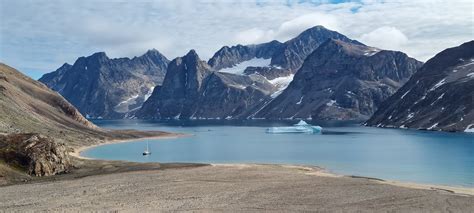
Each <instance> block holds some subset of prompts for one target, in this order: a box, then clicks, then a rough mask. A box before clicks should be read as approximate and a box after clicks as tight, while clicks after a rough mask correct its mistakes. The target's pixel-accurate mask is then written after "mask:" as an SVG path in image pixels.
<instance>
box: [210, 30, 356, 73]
mask: <svg viewBox="0 0 474 213" xmlns="http://www.w3.org/2000/svg"><path fill="white" fill-rule="evenodd" d="M328 39H338V40H341V41H345V42H349V43H354V44H359V45H363V44H361V43H360V42H358V41H355V40H351V39H349V38H347V37H346V36H344V35H342V34H340V33H338V32H336V31H332V30H328V29H326V28H324V27H323V26H315V27H312V28H309V29H307V30H305V31H304V32H302V33H301V34H299V35H298V36H297V37H295V38H293V39H291V40H289V41H286V42H285V43H280V42H278V41H271V42H268V43H263V44H258V45H246V46H243V45H236V46H232V47H228V46H224V47H222V48H221V49H220V50H219V51H217V52H216V53H215V54H214V56H213V57H212V58H211V59H209V62H208V63H209V65H210V66H211V67H212V68H214V69H215V70H222V69H224V70H226V69H225V68H232V67H234V68H233V69H232V70H233V72H234V73H236V72H237V73H243V72H244V70H245V73H259V74H261V75H262V76H264V77H266V78H268V79H269V80H271V79H274V78H277V77H285V76H290V75H292V74H294V73H295V72H296V71H297V70H298V68H299V67H300V66H301V64H302V63H303V61H304V59H305V58H306V57H307V56H308V55H309V54H310V53H311V52H313V51H314V50H316V49H317V48H318V47H319V45H321V44H322V43H324V42H325V41H326V40H328ZM258 59H260V60H258ZM261 59H268V60H261ZM255 62H257V63H255ZM246 69H250V70H249V71H246ZM224 72H228V71H224Z"/></svg>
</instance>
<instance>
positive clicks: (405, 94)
mask: <svg viewBox="0 0 474 213" xmlns="http://www.w3.org/2000/svg"><path fill="white" fill-rule="evenodd" d="M410 91H411V90H408V91H407V92H405V94H403V95H402V97H401V99H403V98H404V97H405V96H406V95H407V94H408V93H409V92H410Z"/></svg>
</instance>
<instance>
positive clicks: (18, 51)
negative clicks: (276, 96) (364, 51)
mask: <svg viewBox="0 0 474 213" xmlns="http://www.w3.org/2000/svg"><path fill="white" fill-rule="evenodd" d="M288 2H289V3H288ZM292 2H293V1H282V2H277V1H265V0H258V3H257V1H251V0H241V1H211V0H196V1H189V0H174V1H171V0H139V1H133V2H126V1H121V0H108V1H96V0H83V1H41V2H39V1H27V0H16V1H10V0H0V49H1V51H0V60H1V61H2V62H5V63H7V64H10V65H12V66H14V67H17V68H20V69H22V68H24V69H28V70H38V71H42V72H47V71H51V70H54V69H56V68H57V67H59V66H60V65H61V64H62V63H64V62H69V63H73V62H74V61H75V59H76V58H77V57H79V56H83V55H90V54H92V53H93V52H96V51H106V52H107V54H108V55H109V56H111V57H124V56H128V57H131V56H135V55H141V54H143V53H144V52H145V51H146V50H147V49H151V48H156V49H158V50H159V51H161V52H162V53H164V54H165V55H166V56H167V57H168V58H170V59H172V58H174V57H177V56H180V55H184V54H185V53H186V52H187V51H188V50H189V49H196V50H197V52H198V53H199V55H200V56H201V58H203V59H207V58H208V57H210V56H212V55H213V53H214V52H215V51H216V50H218V49H219V48H220V47H221V46H223V45H235V44H236V43H237V42H240V43H247V44H248V43H259V42H267V41H270V40H273V39H278V40H280V41H285V40H287V39H289V38H291V37H294V36H296V35H297V34H298V33H300V32H301V31H303V30H304V29H306V28H309V27H311V26H314V25H323V26H326V27H327V28H329V29H332V30H337V31H339V32H341V33H343V34H345V35H347V36H349V37H351V38H353V39H360V40H361V41H363V42H365V43H367V44H369V45H373V46H378V47H381V48H388V49H396V50H401V51H404V52H406V53H408V54H409V55H410V56H413V57H415V58H417V59H420V60H426V59H428V58H429V57H432V56H433V55H434V54H436V53H437V52H439V51H441V50H443V49H445V48H448V47H452V46H456V45H459V44H461V43H463V42H465V41H468V40H472V39H473V38H474V35H473V34H474V33H473V32H474V26H473V24H472V20H473V18H474V17H473V14H472V9H473V8H472V7H473V5H472V3H471V2H470V1H469V0H454V1H449V2H446V1H441V0H430V1H428V0H420V1H408V0H406V1H405V0H385V1H357V2H346V3H339V4H330V3H325V1H323V0H322V1H308V2H304V3H292ZM295 2H296V1H295ZM298 2H299V1H298ZM311 2H317V3H311Z"/></svg>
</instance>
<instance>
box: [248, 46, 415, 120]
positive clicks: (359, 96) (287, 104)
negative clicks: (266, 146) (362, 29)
mask: <svg viewBox="0 0 474 213" xmlns="http://www.w3.org/2000/svg"><path fill="white" fill-rule="evenodd" d="M421 65H422V63H421V62H419V61H417V60H415V59H412V58H409V57H408V56H407V55H406V54H404V53H402V52H396V51H387V50H380V49H377V48H373V47H368V46H365V45H361V44H357V42H346V41H341V40H337V39H329V40H326V42H324V43H323V44H321V45H320V46H319V47H318V48H317V49H316V50H315V51H314V52H313V53H311V54H310V55H309V56H308V57H307V58H306V60H305V61H304V63H303V65H302V66H301V68H300V69H299V70H298V71H297V72H296V74H295V76H294V78H293V81H292V82H291V83H290V85H289V86H288V87H287V88H286V89H285V90H284V91H283V92H282V93H281V94H280V95H278V96H277V97H276V98H275V99H274V100H272V101H271V102H269V103H268V104H266V105H265V107H263V108H262V109H260V110H259V111H258V112H257V113H256V115H255V116H254V117H255V118H270V119H296V118H303V119H323V120H325V119H329V120H333V119H340V120H348V119H351V120H363V119H367V118H368V117H370V116H371V115H372V113H373V112H375V110H376V109H377V107H378V106H379V105H380V104H381V103H382V101H384V100H385V99H386V98H388V97H389V96H390V95H392V94H393V93H395V91H396V90H397V89H398V88H400V87H401V86H402V85H403V83H405V82H406V81H407V80H408V79H409V77H410V76H411V75H412V74H413V73H414V72H415V71H416V70H417V69H418V68H419V67H420V66H421Z"/></svg>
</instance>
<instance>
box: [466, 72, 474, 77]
mask: <svg viewBox="0 0 474 213" xmlns="http://www.w3.org/2000/svg"><path fill="white" fill-rule="evenodd" d="M466 76H467V77H469V78H474V72H471V73H468V74H467V75H466Z"/></svg>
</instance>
